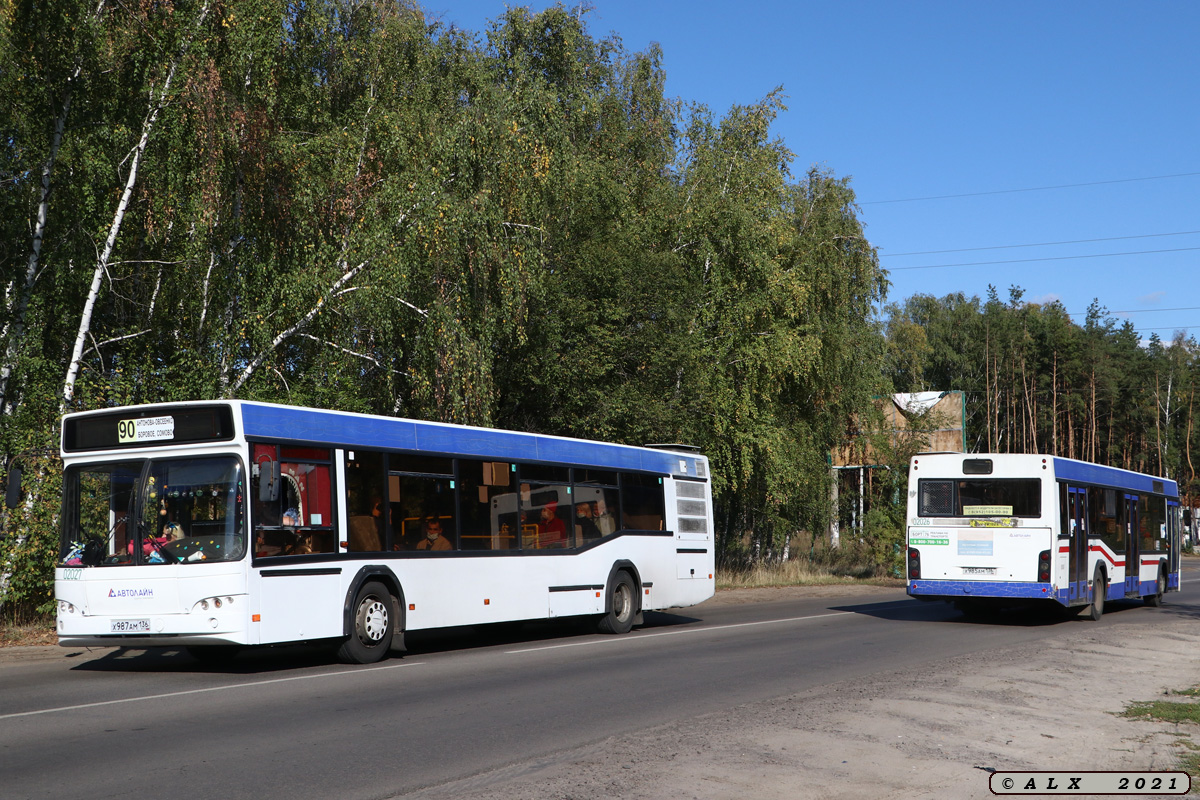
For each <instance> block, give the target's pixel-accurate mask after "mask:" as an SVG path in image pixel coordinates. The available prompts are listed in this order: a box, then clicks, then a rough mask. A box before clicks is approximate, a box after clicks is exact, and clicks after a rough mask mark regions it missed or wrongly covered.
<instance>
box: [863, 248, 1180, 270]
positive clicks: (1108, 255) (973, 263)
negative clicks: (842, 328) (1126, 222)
mask: <svg viewBox="0 0 1200 800" xmlns="http://www.w3.org/2000/svg"><path fill="white" fill-rule="evenodd" d="M1189 250H1200V247H1176V248H1172V249H1169V250H1133V251H1130V252H1127V253H1096V254H1094V255H1086V256H1046V257H1044V258H1012V259H1008V260H1006V261H964V262H962V263H959V264H922V265H920V266H916V267H887V268H886V269H887V270H888V272H902V271H904V270H910V269H948V268H950V267H983V266H988V265H991V264H1031V263H1034V262H1038V261H1074V260H1076V259H1080V258H1114V257H1116V256H1144V255H1150V254H1151V253H1184V252H1187V251H1189Z"/></svg>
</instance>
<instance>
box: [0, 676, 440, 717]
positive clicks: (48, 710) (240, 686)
mask: <svg viewBox="0 0 1200 800" xmlns="http://www.w3.org/2000/svg"><path fill="white" fill-rule="evenodd" d="M424 663H425V662H423V661H415V662H406V663H404V664H389V665H388V666H386V667H370V668H368V669H347V670H341V671H340V672H322V673H321V674H319V675H293V676H292V677H290V678H271V679H269V680H265V681H252V682H250V683H234V684H230V685H229V686H210V687H208V688H207V689H187V690H185V691H182V692H168V693H166V694H151V695H146V696H145V697H126V698H123V699H121V700H101V701H99V702H96V703H81V704H80V705H77V706H59V707H57V708H43V709H40V710H38V711H18V712H16V713H14V714H0V720H4V719H13V718H15V717H32V716H36V715H37V714H54V713H57V712H60V711H78V710H80V709H84V708H99V707H100V706H112V705H117V704H118V703H136V702H140V701H142V700H162V699H163V698H166V697H183V696H185V695H189V694H203V693H205V692H222V691H225V690H226V689H245V688H247V687H250V686H266V685H267V684H271V683H288V682H290V681H307V680H313V679H315V678H332V677H334V676H337V675H363V674H365V673H367V672H382V671H383V670H385V669H399V668H400V667H419V666H421V665H422V664H424Z"/></svg>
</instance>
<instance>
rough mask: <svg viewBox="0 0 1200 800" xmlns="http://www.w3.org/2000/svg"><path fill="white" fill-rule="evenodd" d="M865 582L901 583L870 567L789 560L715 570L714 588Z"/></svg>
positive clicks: (898, 584) (874, 583)
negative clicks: (858, 567)
mask: <svg viewBox="0 0 1200 800" xmlns="http://www.w3.org/2000/svg"><path fill="white" fill-rule="evenodd" d="M862 583H868V584H873V585H876V586H903V585H904V581H903V580H901V579H897V578H881V577H878V576H877V575H876V574H875V571H874V570H871V569H847V568H846V567H845V566H843V565H839V564H821V563H813V562H811V561H807V560H801V559H791V560H788V561H783V562H774V563H768V564H754V565H751V566H746V567H734V568H726V569H720V570H717V589H718V590H720V589H764V588H773V587H779V586H831V585H838V584H846V585H854V584H862Z"/></svg>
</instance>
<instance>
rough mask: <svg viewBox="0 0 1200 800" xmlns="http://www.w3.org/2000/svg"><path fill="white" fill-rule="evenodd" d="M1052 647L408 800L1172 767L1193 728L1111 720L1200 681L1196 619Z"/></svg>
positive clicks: (1096, 631) (697, 791)
mask: <svg viewBox="0 0 1200 800" xmlns="http://www.w3.org/2000/svg"><path fill="white" fill-rule="evenodd" d="M1055 645H1056V646H1055V647H1054V648H1053V649H1049V648H1047V647H1046V645H1045V644H1044V643H1041V644H1035V645H1029V646H1023V647H1017V648H1011V649H1007V650H1003V651H991V652H986V653H980V654H975V655H971V656H964V657H961V658H957V659H953V660H950V661H947V662H944V663H942V664H940V665H939V667H938V668H937V669H936V670H935V671H928V672H922V673H920V674H911V673H906V672H896V673H892V674H881V675H879V676H876V677H875V678H874V679H872V680H870V681H868V682H862V681H858V682H853V683H850V682H848V683H844V684H835V685H833V686H828V687H824V688H822V689H821V690H819V691H813V692H807V693H804V694H798V695H795V696H793V697H789V698H785V699H782V700H778V701H773V702H764V703H754V704H749V705H744V706H740V707H737V708H734V709H731V710H730V711H728V712H722V713H718V714H709V715H706V716H703V717H698V718H696V719H691V720H686V721H684V722H681V723H675V724H671V725H665V726H662V727H658V728H653V729H650V730H646V731H641V732H638V733H635V734H632V735H627V736H620V737H613V738H609V739H606V740H604V741H601V742H598V743H596V744H594V745H591V746H588V747H584V748H580V749H575V750H569V751H565V752H562V753H558V754H555V755H553V756H551V757H547V758H544V759H540V760H536V761H531V762H527V763H521V764H516V765H513V766H511V767H508V768H505V769H501V770H496V771H493V772H488V773H484V774H481V775H477V776H474V777H473V778H470V779H466V780H462V781H456V782H454V783H451V784H447V785H444V786H439V787H433V788H430V789H427V790H425V791H423V792H420V793H418V794H415V795H412V794H410V795H407V796H408V797H422V798H451V797H453V798H467V799H468V800H493V799H494V800H501V798H503V799H504V800H509V799H510V798H525V799H527V800H552V799H553V800H565V799H567V798H570V799H571V800H584V799H585V798H609V797H638V798H647V799H648V800H676V799H677V798H678V799H680V800H683V799H686V800H691V798H705V799H706V800H707V799H708V798H730V799H731V800H732V799H733V798H738V800H741V799H742V798H763V799H764V800H773V799H774V798H778V799H779V800H784V799H785V798H787V800H796V799H797V798H846V800H850V799H851V798H853V799H854V800H860V799H861V798H873V799H874V798H904V799H905V800H913V799H914V798H925V799H928V800H934V799H935V798H937V799H938V800H940V799H941V798H967V799H968V800H970V799H973V798H991V797H993V796H994V795H992V794H991V792H990V791H989V790H988V775H989V771H990V770H1058V769H1062V770H1080V769H1088V770H1096V769H1106V770H1112V769H1136V770H1164V769H1176V768H1177V767H1176V766H1175V759H1176V757H1177V755H1178V753H1179V752H1180V749H1181V741H1190V737H1189V736H1188V734H1187V733H1186V732H1181V731H1179V730H1177V729H1176V726H1173V725H1168V724H1165V723H1160V722H1158V723H1156V722H1140V721H1133V720H1129V719H1126V718H1124V717H1118V716H1115V713H1116V712H1120V711H1122V710H1123V709H1124V708H1125V707H1126V704H1127V703H1128V702H1130V701H1134V700H1151V699H1154V698H1155V697H1156V696H1157V695H1161V694H1163V692H1164V691H1166V690H1169V689H1183V688H1186V687H1190V686H1195V685H1197V684H1200V659H1198V658H1197V654H1198V653H1200V624H1197V622H1196V621H1195V620H1190V619H1182V618H1181V619H1178V620H1175V621H1172V622H1168V623H1167V624H1165V625H1161V626H1156V627H1155V628H1154V629H1153V630H1139V629H1137V628H1135V627H1133V626H1129V625H1121V626H1116V625H1107V626H1090V625H1081V626H1080V630H1079V631H1078V632H1071V633H1068V634H1066V635H1064V636H1062V637H1061V638H1058V639H1056V640H1055ZM1084 681H1086V682H1087V684H1088V686H1089V693H1088V694H1087V695H1086V696H1084V695H1082V694H1078V693H1076V694H1075V698H1076V699H1075V702H1077V703H1078V704H1079V707H1078V708H1077V709H1075V710H1073V711H1071V712H1070V713H1067V710H1066V709H1065V708H1064V698H1065V697H1066V696H1067V694H1066V693H1067V692H1068V691H1069V689H1070V687H1073V686H1074V687H1078V686H1080V685H1081V684H1082V683H1083V682H1084ZM1197 738H1198V739H1200V737H1197ZM1143 796H1145V795H1143Z"/></svg>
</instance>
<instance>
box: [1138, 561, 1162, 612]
mask: <svg viewBox="0 0 1200 800" xmlns="http://www.w3.org/2000/svg"><path fill="white" fill-rule="evenodd" d="M1166 593H1167V573H1165V572H1163V571H1162V569H1159V571H1158V583H1157V585H1156V586H1155V587H1154V594H1148V595H1146V596H1145V597H1143V598H1142V602H1144V603H1145V604H1146V605H1148V606H1154V607H1155V608H1158V607H1159V606H1161V605H1162V604H1163V595H1164V594H1166Z"/></svg>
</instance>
